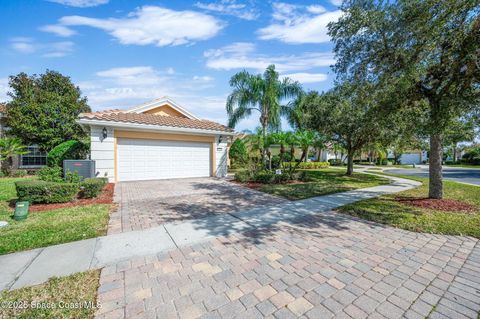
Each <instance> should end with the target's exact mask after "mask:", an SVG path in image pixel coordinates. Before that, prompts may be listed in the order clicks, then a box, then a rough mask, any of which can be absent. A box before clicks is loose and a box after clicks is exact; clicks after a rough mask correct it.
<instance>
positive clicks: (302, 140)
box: [295, 131, 317, 163]
mask: <svg viewBox="0 0 480 319" xmlns="http://www.w3.org/2000/svg"><path fill="white" fill-rule="evenodd" d="M295 135H296V136H297V143H298V146H299V147H300V149H301V150H302V155H301V157H300V161H299V163H300V162H303V161H306V160H307V157H308V150H309V149H310V146H313V144H314V143H315V140H316V139H317V135H316V134H315V133H314V132H312V131H298V132H297V133H296V134H295Z"/></svg>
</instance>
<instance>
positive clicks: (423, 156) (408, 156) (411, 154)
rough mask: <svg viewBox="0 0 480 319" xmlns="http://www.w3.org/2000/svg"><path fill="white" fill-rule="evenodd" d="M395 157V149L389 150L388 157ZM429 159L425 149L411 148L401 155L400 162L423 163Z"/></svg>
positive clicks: (403, 163)
mask: <svg viewBox="0 0 480 319" xmlns="http://www.w3.org/2000/svg"><path fill="white" fill-rule="evenodd" d="M393 157H394V154H393V151H388V158H389V159H391V158H393ZM427 160H428V153H427V151H425V150H409V151H406V152H405V153H402V155H400V159H399V161H400V164H402V165H411V164H416V165H418V164H422V163H424V162H425V161H427Z"/></svg>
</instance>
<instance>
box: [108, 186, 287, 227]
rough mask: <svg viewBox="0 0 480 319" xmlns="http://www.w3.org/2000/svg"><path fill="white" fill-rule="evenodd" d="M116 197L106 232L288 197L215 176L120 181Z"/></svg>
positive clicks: (277, 200) (227, 211)
mask: <svg viewBox="0 0 480 319" xmlns="http://www.w3.org/2000/svg"><path fill="white" fill-rule="evenodd" d="M115 197H116V201H117V203H118V205H119V207H118V210H117V211H116V212H115V213H113V214H112V215H111V216H110V222H109V227H108V234H114V233H120V232H125V231H131V230H141V229H146V228H150V227H154V226H158V225H161V224H164V223H168V222H174V221H180V220H185V219H193V218H202V217H205V216H207V215H212V214H224V213H231V212H236V211H241V210H246V209H249V208H253V207H259V206H262V205H274V204H277V203H282V202H286V201H287V200H285V199H282V198H279V197H275V196H272V195H269V194H265V193H262V192H257V191H255V190H252V189H249V188H245V187H242V186H239V185H235V184H233V183H230V182H228V181H225V180H219V179H214V178H189V179H172V180H154V181H139V182H122V183H117V185H116V187H115Z"/></svg>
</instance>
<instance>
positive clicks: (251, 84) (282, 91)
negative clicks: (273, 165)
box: [226, 64, 302, 159]
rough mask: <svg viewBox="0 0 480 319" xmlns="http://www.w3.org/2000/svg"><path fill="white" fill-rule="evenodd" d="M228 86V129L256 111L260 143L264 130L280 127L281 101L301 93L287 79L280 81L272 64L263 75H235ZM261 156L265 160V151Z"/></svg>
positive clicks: (299, 88) (240, 73)
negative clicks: (230, 88) (260, 132)
mask: <svg viewBox="0 0 480 319" xmlns="http://www.w3.org/2000/svg"><path fill="white" fill-rule="evenodd" d="M230 86H231V87H232V88H233V92H232V93H231V94H230V95H229V96H228V98H227V103H226V109H227V113H228V125H229V126H230V127H235V125H236V124H237V123H238V122H239V121H240V120H242V119H244V118H246V117H248V116H250V115H251V114H252V112H253V111H258V112H259V113H260V125H261V127H262V134H263V139H264V141H265V140H266V134H267V129H278V128H279V127H280V117H281V113H282V109H283V107H282V106H281V104H280V103H281V101H282V100H284V99H291V98H296V97H297V96H298V95H299V94H300V93H301V92H302V88H301V85H300V83H298V82H296V81H292V80H291V79H289V78H284V79H283V80H280V79H279V74H278V72H277V71H275V65H273V64H272V65H270V66H268V67H267V69H266V70H265V72H264V73H263V75H261V74H257V75H253V74H251V73H248V72H247V71H245V70H244V71H242V72H239V73H237V74H235V75H234V76H232V78H231V79H230ZM262 155H263V157H264V159H265V155H266V150H265V149H264V150H263V152H262Z"/></svg>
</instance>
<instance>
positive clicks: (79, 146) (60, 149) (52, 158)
mask: <svg viewBox="0 0 480 319" xmlns="http://www.w3.org/2000/svg"><path fill="white" fill-rule="evenodd" d="M88 151H89V146H88V145H87V144H85V143H82V142H80V141H76V140H70V141H66V142H63V143H61V144H59V145H57V146H55V147H54V148H53V149H52V150H51V151H50V152H48V154H47V165H48V166H50V167H55V166H60V167H63V161H64V160H67V159H85V158H86V156H87V154H88Z"/></svg>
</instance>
